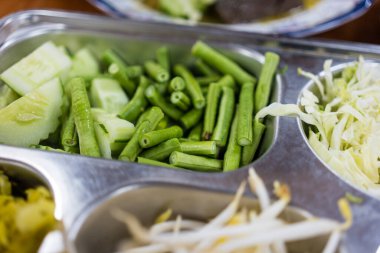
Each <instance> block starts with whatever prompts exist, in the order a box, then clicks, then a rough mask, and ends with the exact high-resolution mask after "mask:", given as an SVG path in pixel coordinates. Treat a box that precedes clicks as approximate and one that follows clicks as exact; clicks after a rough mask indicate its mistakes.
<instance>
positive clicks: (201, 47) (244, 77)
mask: <svg viewBox="0 0 380 253" xmlns="http://www.w3.org/2000/svg"><path fill="white" fill-rule="evenodd" d="M192 53H193V55H195V56H197V57H199V58H201V59H202V60H203V61H204V62H206V63H207V64H209V65H210V66H212V67H214V68H215V69H217V70H219V71H220V72H222V73H224V74H229V75H231V76H232V77H233V78H234V79H235V80H236V81H237V82H238V83H239V84H241V85H242V84H243V83H245V82H252V83H256V78H255V77H253V76H252V75H250V74H249V73H248V72H246V71H245V70H243V69H242V68H241V67H240V66H239V65H238V64H236V63H235V62H233V61H231V60H230V59H229V58H228V57H226V56H224V55H223V54H221V53H219V52H218V51H216V50H215V49H213V48H211V47H210V46H208V45H207V44H205V43H203V42H201V41H198V42H197V43H195V45H194V46H193V48H192Z"/></svg>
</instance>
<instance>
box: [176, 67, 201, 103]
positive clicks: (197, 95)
mask: <svg viewBox="0 0 380 253" xmlns="http://www.w3.org/2000/svg"><path fill="white" fill-rule="evenodd" d="M174 72H175V73H176V74H177V75H179V76H181V77H182V78H183V79H184V80H185V83H186V90H187V92H188V93H189V94H190V97H191V100H192V102H193V105H194V107H195V108H197V109H201V108H203V107H204V106H205V103H206V100H205V97H204V96H203V94H202V90H201V87H200V86H199V84H198V82H197V80H196V79H195V78H194V76H193V75H192V74H191V72H190V71H189V70H187V69H186V68H185V67H184V66H183V65H180V64H177V65H176V66H174Z"/></svg>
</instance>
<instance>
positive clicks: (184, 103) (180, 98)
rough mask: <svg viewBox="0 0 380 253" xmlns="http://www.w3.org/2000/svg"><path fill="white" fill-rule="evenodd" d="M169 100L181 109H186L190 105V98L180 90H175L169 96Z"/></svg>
mask: <svg viewBox="0 0 380 253" xmlns="http://www.w3.org/2000/svg"><path fill="white" fill-rule="evenodd" d="M170 102H172V103H173V104H174V105H175V106H177V107H178V108H179V109H181V110H183V111H187V110H188V109H189V106H190V103H191V101H190V98H189V97H188V96H186V94H185V93H183V92H182V91H175V92H173V93H172V95H171V96H170Z"/></svg>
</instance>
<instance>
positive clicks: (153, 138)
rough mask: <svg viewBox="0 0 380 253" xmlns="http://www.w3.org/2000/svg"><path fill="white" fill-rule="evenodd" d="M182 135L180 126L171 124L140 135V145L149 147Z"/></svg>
mask: <svg viewBox="0 0 380 253" xmlns="http://www.w3.org/2000/svg"><path fill="white" fill-rule="evenodd" d="M182 135H183V131H182V128H180V127H179V126H172V127H169V128H166V129H161V130H156V131H151V132H149V133H145V134H143V135H142V136H141V139H140V146H141V147H143V148H150V147H153V146H156V145H157V144H160V143H161V142H164V141H167V140H169V139H173V138H181V137H182Z"/></svg>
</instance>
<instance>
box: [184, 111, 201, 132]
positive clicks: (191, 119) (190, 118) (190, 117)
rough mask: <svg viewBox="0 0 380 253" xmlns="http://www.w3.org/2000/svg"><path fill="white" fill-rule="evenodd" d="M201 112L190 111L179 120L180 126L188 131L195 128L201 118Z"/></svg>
mask: <svg viewBox="0 0 380 253" xmlns="http://www.w3.org/2000/svg"><path fill="white" fill-rule="evenodd" d="M202 115H203V110H202V109H195V108H194V109H192V110H190V111H189V112H188V113H186V114H185V115H183V116H182V117H181V119H180V121H181V124H182V126H183V127H184V128H185V129H190V128H192V127H193V126H195V125H196V124H197V123H198V122H199V121H200V120H201V118H202Z"/></svg>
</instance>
